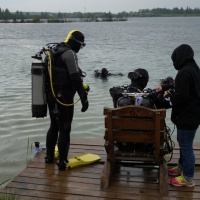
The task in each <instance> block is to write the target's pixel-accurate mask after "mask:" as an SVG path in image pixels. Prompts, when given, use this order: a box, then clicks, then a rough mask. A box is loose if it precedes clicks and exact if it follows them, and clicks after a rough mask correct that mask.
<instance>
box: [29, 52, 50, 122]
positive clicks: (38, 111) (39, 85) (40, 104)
mask: <svg viewBox="0 0 200 200" xmlns="http://www.w3.org/2000/svg"><path fill="white" fill-rule="evenodd" d="M32 58H35V60H34V61H33V62H32V68H31V74H32V117H36V118H42V117H46V116H47V99H46V87H45V85H46V84H45V78H46V77H45V63H44V62H43V60H42V58H41V57H39V56H37V55H36V56H32Z"/></svg>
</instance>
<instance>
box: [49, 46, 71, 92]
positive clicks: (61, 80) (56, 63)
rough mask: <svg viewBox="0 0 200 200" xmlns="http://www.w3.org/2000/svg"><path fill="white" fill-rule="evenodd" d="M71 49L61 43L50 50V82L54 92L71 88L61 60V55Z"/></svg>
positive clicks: (68, 76)
mask: <svg viewBox="0 0 200 200" xmlns="http://www.w3.org/2000/svg"><path fill="white" fill-rule="evenodd" d="M70 49H71V48H70V47H69V46H67V45H65V44H63V43H60V44H58V45H57V46H56V47H55V48H54V49H52V50H50V53H51V60H52V82H53V87H54V90H55V91H57V90H59V89H64V88H71V86H72V84H71V79H70V75H69V72H68V69H67V67H66V64H65V63H64V62H63V60H62V58H61V54H62V53H64V52H65V51H68V50H70Z"/></svg>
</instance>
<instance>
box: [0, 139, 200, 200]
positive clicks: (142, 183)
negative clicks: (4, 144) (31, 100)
mask: <svg viewBox="0 0 200 200" xmlns="http://www.w3.org/2000/svg"><path fill="white" fill-rule="evenodd" d="M81 141H82V140H81V139H77V140H76V141H75V143H73V140H72V145H71V149H70V156H71V155H72V154H76V153H81V152H85V151H89V152H90V153H92V152H95V153H96V154H98V151H99V152H100V154H101V155H102V157H104V158H103V160H101V161H99V162H97V163H93V164H91V165H87V166H82V167H79V168H75V169H72V170H69V171H58V169H57V166H56V164H55V163H54V164H45V163H44V156H45V151H43V152H41V153H39V155H38V156H37V157H36V158H34V159H33V160H32V161H31V163H30V164H29V165H27V167H26V168H25V169H24V170H23V171H22V172H21V173H20V174H19V175H18V176H16V177H15V178H14V179H13V180H12V181H11V182H10V183H9V184H8V185H7V186H6V188H5V189H4V190H2V191H1V192H0V193H2V192H4V191H6V192H7V194H9V193H15V194H19V195H20V200H35V199H38V200H44V199H45V200H50V199H51V200H53V199H59V200H61V199H62V200H65V199H67V200H94V199H95V200H114V199H115V200H129V199H133V200H147V199H153V200H181V199H187V200H193V199H194V200H199V197H200V191H199V188H200V167H196V168H195V183H196V186H195V187H194V188H187V187H173V186H171V185H169V194H168V195H161V194H160V192H159V184H158V182H159V180H158V173H159V171H158V167H156V166H152V165H148V166H146V167H145V168H144V164H142V163H131V164H130V163H124V164H123V165H118V164H117V167H116V168H115V170H114V172H113V176H112V179H111V182H110V187H109V188H108V189H100V176H101V172H102V170H103V167H104V161H105V159H106V152H105V149H104V147H103V143H104V142H102V144H100V143H101V142H95V140H93V141H92V140H90V139H89V140H85V141H84V142H83V144H81ZM91 141H92V142H91ZM102 141H103V140H102ZM95 144H97V145H95ZM194 146H195V147H196V149H195V154H196V160H197V161H198V163H199V164H200V143H198V144H197V143H195V145H194ZM178 157H179V150H178V147H176V149H175V151H174V158H173V159H172V161H171V162H170V164H175V163H176V162H177V159H178Z"/></svg>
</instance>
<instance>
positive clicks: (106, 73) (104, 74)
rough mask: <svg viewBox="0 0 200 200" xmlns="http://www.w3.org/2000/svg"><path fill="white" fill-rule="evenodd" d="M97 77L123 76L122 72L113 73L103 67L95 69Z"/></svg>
mask: <svg viewBox="0 0 200 200" xmlns="http://www.w3.org/2000/svg"><path fill="white" fill-rule="evenodd" d="M94 76H95V77H101V78H107V77H108V76H123V74H122V73H118V74H112V73H110V72H109V71H108V70H107V69H106V68H102V69H101V70H94Z"/></svg>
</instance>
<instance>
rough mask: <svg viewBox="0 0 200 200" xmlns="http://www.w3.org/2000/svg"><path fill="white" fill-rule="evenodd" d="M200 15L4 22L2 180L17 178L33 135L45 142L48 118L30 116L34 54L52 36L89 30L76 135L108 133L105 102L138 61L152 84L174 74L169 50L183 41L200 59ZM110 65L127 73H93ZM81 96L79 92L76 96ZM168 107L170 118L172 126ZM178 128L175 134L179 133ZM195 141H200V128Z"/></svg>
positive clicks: (0, 34)
mask: <svg viewBox="0 0 200 200" xmlns="http://www.w3.org/2000/svg"><path fill="white" fill-rule="evenodd" d="M198 24H199V18H135V19H131V20H129V21H127V22H113V23H107V22H103V23H101V22H100V23H69V24H0V47H1V56H0V69H1V79H0V103H1V104H0V105H1V106H0V133H1V134H0V182H2V181H3V180H6V179H7V178H12V177H13V176H15V175H16V174H17V173H19V172H20V171H21V170H22V169H23V168H24V167H25V165H26V154H27V144H28V140H29V141H30V143H34V142H35V141H40V143H42V144H45V136H46V131H47V129H48V126H49V119H48V117H47V118H44V119H33V118H31V73H30V69H31V62H32V61H33V60H32V59H31V56H32V55H34V54H35V53H36V52H37V51H39V50H40V48H42V47H43V46H44V45H45V44H47V43H49V42H60V41H63V40H64V39H65V37H66V35H67V33H68V32H69V31H70V30H72V29H79V30H81V31H82V32H83V33H84V34H85V36H86V43H87V45H86V47H85V48H84V49H83V50H81V51H80V52H79V54H78V57H79V65H80V67H81V68H82V69H83V70H84V71H86V72H87V77H86V78H85V82H86V83H88V84H89V85H90V87H91V91H90V92H89V102H90V107H89V110H88V111H87V112H86V113H81V112H80V109H81V105H80V102H79V103H78V104H76V106H75V114H74V121H73V128H72V132H71V136H72V137H95V138H103V135H104V123H103V107H104V106H110V107H112V100H111V97H110V95H109V92H108V91H109V88H111V87H113V86H118V85H122V84H124V83H129V80H128V79H127V77H126V76H127V74H128V72H129V71H130V70H133V69H135V68H138V67H142V68H146V69H147V70H148V71H149V74H150V81H149V84H148V87H150V88H152V87H155V86H156V85H157V84H158V81H159V79H160V78H165V77H167V76H169V75H170V76H173V77H175V74H176V71H175V70H174V69H173V67H172V64H171V60H170V55H171V53H172V50H173V49H174V48H175V47H177V46H178V45H180V44H181V43H188V44H190V45H191V46H192V47H193V49H194V51H195V55H196V57H195V59H196V61H197V63H198V64H199V65H200V56H199V55H200V43H199V36H198V34H197V33H199V32H200V28H199V26H198ZM103 67H106V68H107V69H108V70H109V71H110V72H111V73H119V72H122V73H123V74H124V76H123V77H109V79H108V80H101V79H96V78H94V77H93V72H94V70H95V69H101V68H103ZM76 99H78V97H77V96H76ZM169 115H170V110H169V111H168V117H167V124H168V125H169V126H170V128H171V129H173V125H172V124H171V122H170V118H169ZM175 135H176V134H175V133H174V134H173V138H174V139H175ZM196 141H200V136H199V134H198V135H197V136H196Z"/></svg>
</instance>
